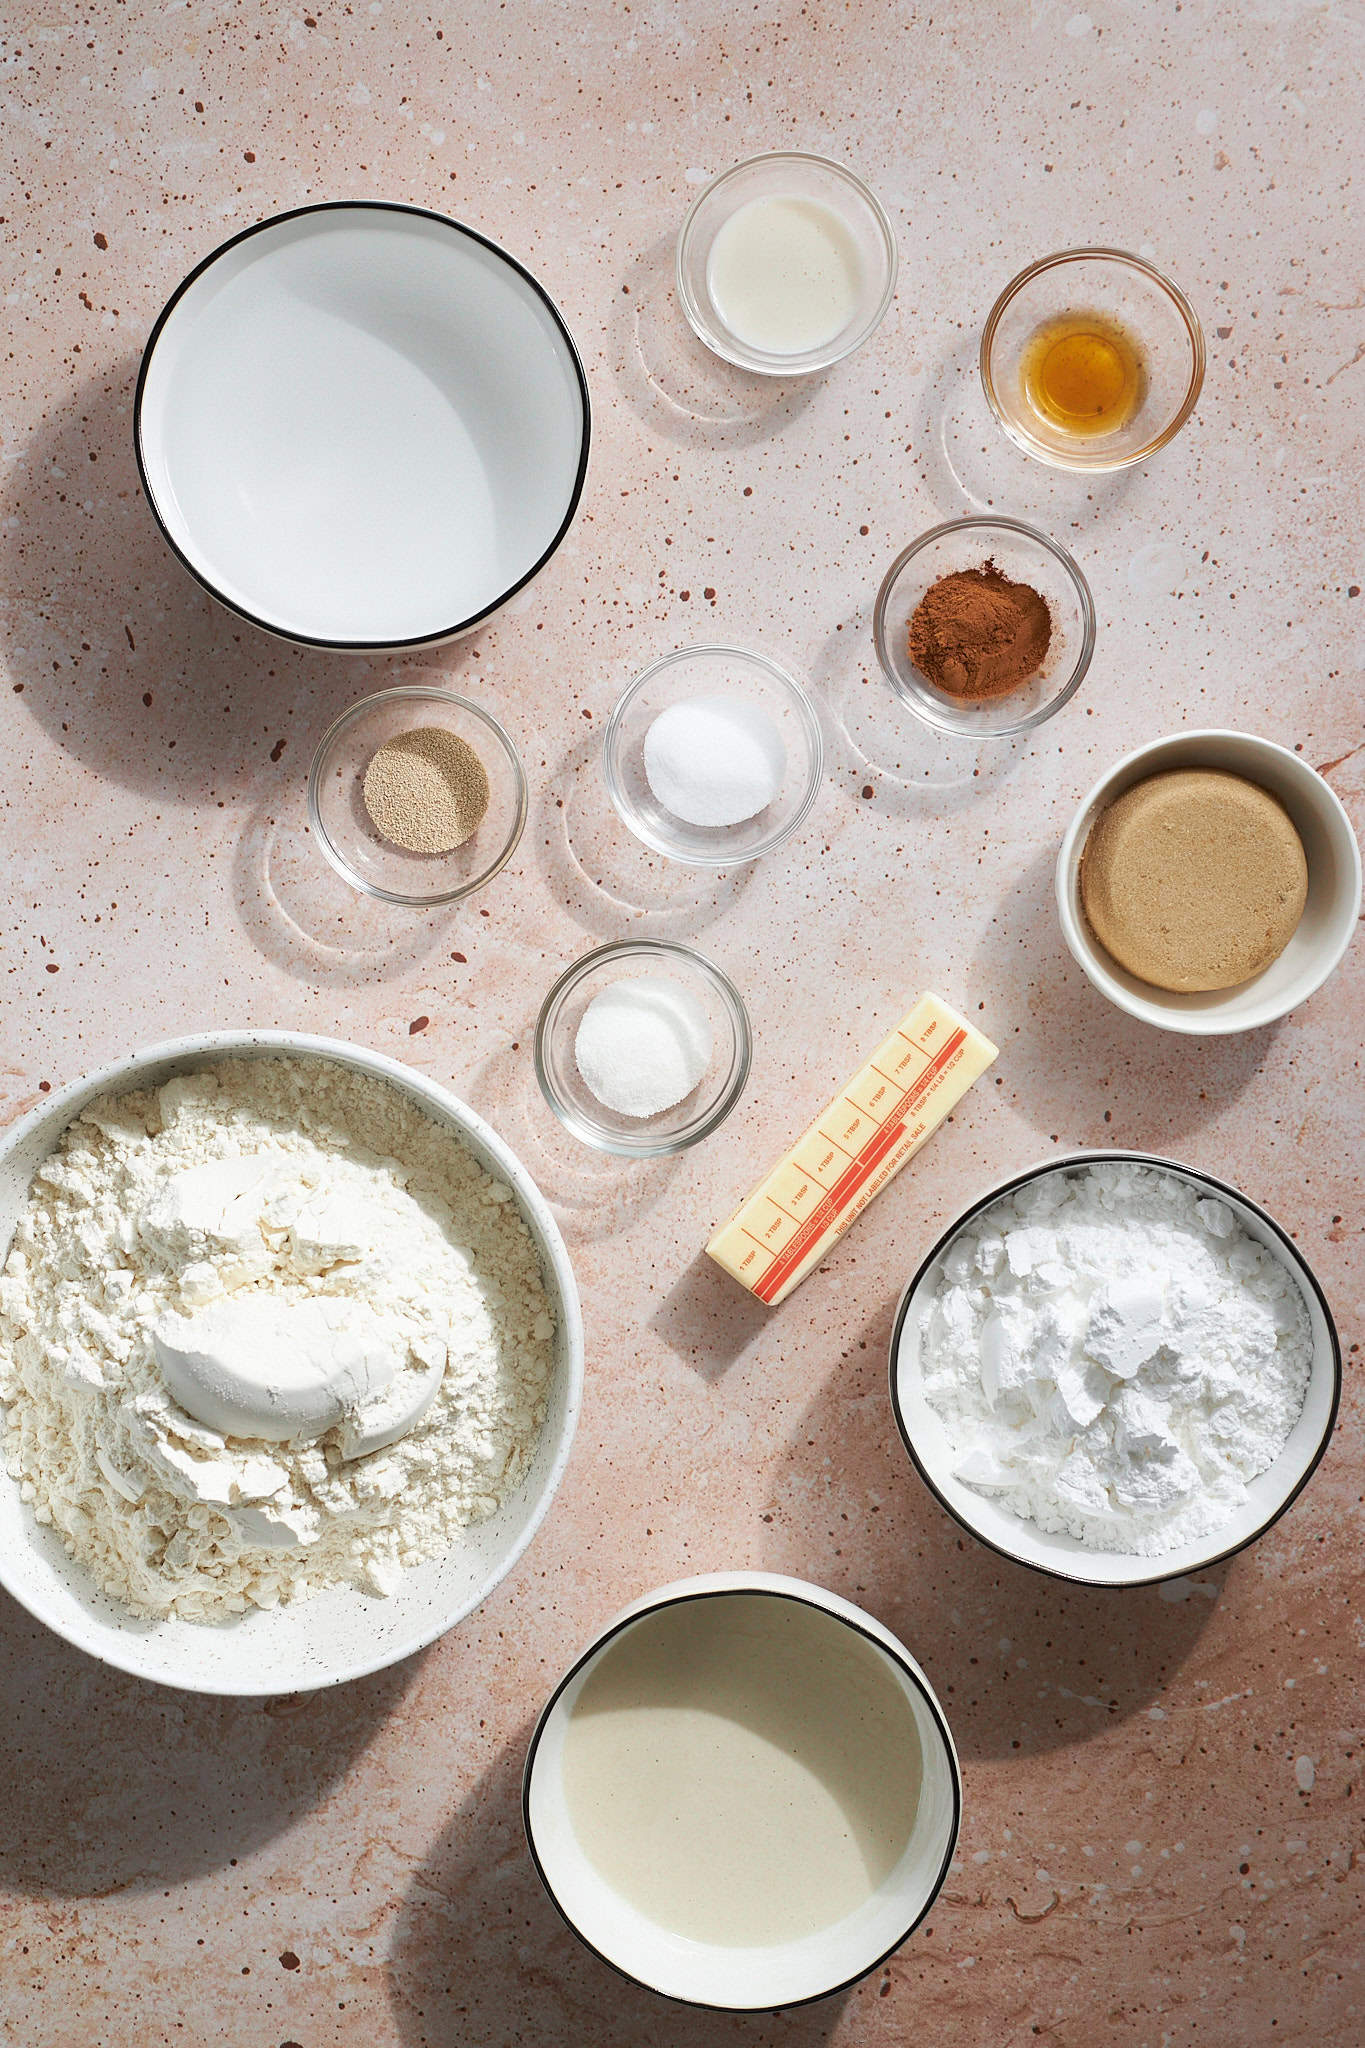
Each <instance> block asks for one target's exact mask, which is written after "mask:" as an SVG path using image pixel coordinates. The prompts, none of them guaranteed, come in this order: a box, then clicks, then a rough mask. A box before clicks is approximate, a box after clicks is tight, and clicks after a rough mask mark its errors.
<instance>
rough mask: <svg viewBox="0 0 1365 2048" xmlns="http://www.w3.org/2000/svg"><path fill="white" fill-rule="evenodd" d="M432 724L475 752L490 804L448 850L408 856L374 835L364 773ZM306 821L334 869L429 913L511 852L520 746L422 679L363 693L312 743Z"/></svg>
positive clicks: (521, 799) (484, 877)
mask: <svg viewBox="0 0 1365 2048" xmlns="http://www.w3.org/2000/svg"><path fill="white" fill-rule="evenodd" d="M433 725H434V726H439V727H440V729H441V730H442V731H443V732H452V733H455V734H456V735H457V736H458V737H459V738H460V739H462V740H465V741H466V742H467V743H468V745H469V746H471V747H472V748H473V749H474V752H475V753H476V754H477V755H478V757H479V759H480V760H481V761H482V763H483V765H484V769H485V771H486V772H487V775H488V809H487V811H486V812H485V814H484V816H483V819H482V821H481V822H480V824H479V826H478V828H477V830H476V831H475V832H473V833H472V834H471V835H470V837H469V838H468V839H466V840H465V842H464V844H463V845H462V846H457V847H455V848H453V849H452V851H451V852H449V853H409V852H408V851H407V849H406V848H405V847H402V846H394V845H392V844H391V843H390V841H389V840H387V839H383V838H381V837H380V835H379V833H378V832H377V831H376V830H375V827H374V825H373V824H372V823H371V821H370V814H369V812H368V811H367V810H366V808H365V799H364V794H363V787H364V781H365V770H366V769H367V768H368V767H369V765H370V762H371V761H372V760H373V758H374V755H375V753H376V751H377V750H378V749H379V748H380V747H382V746H383V745H384V743H385V741H386V740H391V739H396V738H397V737H398V735H399V734H400V733H405V732H412V731H414V730H416V729H417V728H418V727H421V726H433ZM308 822H309V824H310V825H311V826H312V829H313V836H314V838H315V839H316V840H317V843H318V845H319V847H320V848H321V850H322V852H323V853H324V855H325V856H326V858H327V859H328V860H329V861H330V862H331V863H332V866H333V867H334V868H335V869H336V871H337V873H338V874H339V875H342V876H344V877H345V879H346V880H347V881H348V882H349V883H350V884H351V886H352V888H354V889H360V890H362V891H363V892H364V893H365V894H366V895H367V896H377V897H379V899H380V901H381V902H384V903H406V904H411V905H413V906H415V907H417V908H420V909H431V908H432V907H433V906H434V905H437V904H441V903H458V902H459V900H460V898H461V897H462V896H469V895H471V894H472V893H473V891H474V890H475V889H481V888H482V887H483V885H484V883H485V882H487V881H491V879H492V878H493V876H494V875H496V874H497V872H498V870H499V869H500V868H503V867H506V865H507V863H508V861H509V860H510V859H511V858H512V854H513V851H514V850H515V847H516V844H517V841H518V840H519V839H520V837H521V832H522V827H523V825H524V824H525V823H526V776H525V774H524V772H523V770H522V765H521V762H520V760H519V759H518V757H517V750H516V748H515V747H514V746H513V745H512V742H511V740H510V739H509V738H508V737H507V734H506V733H505V732H504V731H503V729H502V727H501V726H500V725H499V724H498V721H497V719H496V718H494V717H493V716H492V715H491V713H489V712H487V711H483V710H481V709H480V708H479V706H478V705H477V704H471V703H470V701H469V699H468V698H467V697H457V696H456V695H455V693H454V692H453V691H451V690H441V689H437V688H435V687H433V686H432V685H429V684H424V683H404V684H401V685H400V686H399V687H398V688H397V689H393V690H380V691H379V692H377V694H376V695H375V696H373V697H362V698H361V700H360V702H359V703H358V704H353V705H352V706H351V708H350V710H349V711H343V713H342V714H341V717H340V718H338V719H337V721H336V723H335V724H334V725H331V726H329V727H328V729H327V731H326V732H325V733H324V734H323V736H322V738H321V739H320V740H319V742H318V747H317V752H316V753H315V754H314V756H313V765H312V767H311V769H310V770H309V773H308Z"/></svg>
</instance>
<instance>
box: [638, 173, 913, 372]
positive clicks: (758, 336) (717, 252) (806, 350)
mask: <svg viewBox="0 0 1365 2048" xmlns="http://www.w3.org/2000/svg"><path fill="white" fill-rule="evenodd" d="M677 280H678V297H679V300H680V301H681V303H682V308H683V311H684V313H685V314H686V315H687V318H688V320H689V321H690V323H691V325H692V326H693V328H694V329H695V330H696V332H697V334H698V335H700V337H701V339H702V340H703V341H704V342H705V343H706V346H707V347H708V348H709V349H711V350H712V351H713V352H714V353H715V354H716V355H718V356H721V357H723V358H724V360H725V361H726V362H728V363H735V364H738V366H739V367H740V368H741V369H744V370H757V371H759V372H761V373H762V374H764V375H766V376H772V377H792V376H802V375H805V374H807V373H808V372H810V371H814V370H825V369H828V368H829V366H830V364H831V363H837V362H840V361H841V360H842V359H843V357H845V356H847V355H852V353H853V351H854V349H856V348H861V346H862V344H863V343H864V342H865V341H866V340H867V338H868V336H869V335H870V334H871V333H872V332H873V331H874V329H876V328H877V327H878V326H879V325H880V324H881V321H882V319H883V318H884V316H885V314H886V310H887V308H888V307H889V306H890V304H891V300H892V296H893V295H894V293H895V289H896V237H895V231H894V230H893V228H892V226H891V222H890V220H889V219H888V217H887V213H886V209H885V208H884V207H883V205H882V204H881V201H880V200H879V199H878V198H877V196H876V194H875V193H874V192H872V191H871V190H869V188H868V187H867V186H866V185H865V184H864V183H863V181H862V179H861V178H859V177H857V176H856V175H855V174H854V173H853V172H852V171H850V170H848V169H847V168H846V167H845V166H844V165H843V164H840V163H835V162H834V161H832V159H831V158H829V157H823V156H811V155H807V154H805V153H804V152H802V151H799V150H774V151H772V152H771V153H769V154H768V155H765V156H754V157H749V158H748V159H747V160H746V161H745V162H744V163H741V164H735V165H734V166H733V167H732V168H731V169H730V170H728V171H722V172H721V173H720V175H719V177H716V178H713V179H712V180H711V182H710V184H709V185H707V186H705V187H704V188H703V190H702V191H701V192H699V193H698V195H697V197H696V199H695V200H694V201H693V203H692V205H691V207H690V208H689V210H688V213H687V217H686V219H685V220H684V221H683V224H682V231H681V233H680V234H679V236H678V253H677Z"/></svg>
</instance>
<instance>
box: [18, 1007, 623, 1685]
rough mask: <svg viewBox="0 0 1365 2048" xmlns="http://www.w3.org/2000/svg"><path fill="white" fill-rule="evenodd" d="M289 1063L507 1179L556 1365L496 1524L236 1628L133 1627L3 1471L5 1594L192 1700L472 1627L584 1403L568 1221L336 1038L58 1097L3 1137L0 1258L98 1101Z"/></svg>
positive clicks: (515, 1552)
mask: <svg viewBox="0 0 1365 2048" xmlns="http://www.w3.org/2000/svg"><path fill="white" fill-rule="evenodd" d="M281 1056H284V1057H288V1058H293V1059H316V1060H325V1061H332V1062H335V1063H336V1064H337V1065H339V1066H343V1067H348V1068H350V1069H352V1070H353V1071H355V1072H357V1073H361V1074H368V1075H372V1076H374V1078H375V1079H377V1080H380V1081H383V1082H386V1083H388V1085H389V1086H390V1087H392V1088H394V1089H396V1090H397V1091H398V1093H399V1094H400V1095H403V1096H406V1097H407V1098H408V1100H409V1101H410V1102H413V1103H415V1104H416V1106H417V1108H418V1109H419V1110H421V1111H422V1113H423V1114H424V1115H425V1116H428V1117H430V1118H431V1119H432V1121H433V1122H434V1123H436V1124H438V1125H443V1126H446V1127H447V1128H448V1129H449V1131H450V1134H451V1140H452V1143H456V1144H462V1145H465V1146H467V1147H468V1148H469V1150H470V1151H471V1152H472V1153H473V1154H474V1157H475V1158H476V1159H477V1160H478V1162H479V1164H480V1165H481V1166H483V1167H484V1168H486V1170H487V1171H488V1172H489V1173H491V1174H493V1175H495V1176H496V1177H497V1179H499V1180H501V1181H505V1182H506V1183H507V1185H508V1186H509V1187H510V1188H511V1190H512V1195H513V1199H514V1200H515V1202H516V1205H517V1209H518V1211H519V1212H520V1214H521V1217H522V1219H523V1221H524V1222H525V1224H526V1227H527V1229H528V1230H529V1231H530V1233H531V1239H532V1242H533V1243H534V1245H535V1247H536V1250H537V1252H538V1253H539V1255H540V1263H541V1268H542V1271H543V1273H544V1276H545V1290H546V1293H547V1295H548V1297H549V1301H550V1305H551V1307H552V1309H553V1311H554V1316H555V1326H556V1327H555V1355H554V1370H553V1375H552V1378H551V1383H550V1389H549V1396H548V1404H547V1412H546V1417H545V1421H544V1423H543V1424H542V1426H541V1431H540V1436H539V1439H538V1441H537V1443H536V1447H535V1450H534V1453H533V1455H532V1459H531V1464H530V1469H529V1470H528V1472H527V1473H526V1476H525V1477H524V1478H523V1480H522V1482H521V1484H520V1486H518V1487H517V1488H516V1490H515V1492H513V1493H511V1494H509V1495H508V1496H507V1497H506V1499H505V1500H504V1501H503V1502H502V1505H501V1506H500V1507H499V1508H498V1510H497V1512H496V1513H495V1514H493V1515H491V1516H490V1517H489V1518H488V1520H487V1521H486V1522H478V1523H475V1524H474V1525H473V1526H472V1527H471V1528H468V1529H466V1530H464V1531H463V1532H462V1534H461V1536H460V1539H459V1541H458V1542H455V1543H453V1544H451V1545H450V1546H449V1547H448V1548H447V1549H446V1550H445V1551H443V1552H442V1553H441V1554H440V1555H439V1556H437V1557H434V1558H431V1559H429V1560H428V1561H427V1562H426V1563H425V1564H420V1565H416V1566H414V1567H412V1568H411V1569H410V1570H407V1571H405V1572H404V1573H403V1576H402V1580H401V1582H400V1584H399V1586H398V1588H397V1590H396V1591H395V1592H393V1593H391V1594H390V1595H388V1597H387V1598H383V1599H381V1598H378V1597H375V1596H373V1595H370V1594H366V1593H361V1592H359V1591H357V1590H356V1589H355V1588H353V1587H350V1586H331V1587H327V1588H324V1589H323V1590H321V1591H319V1592H316V1593H314V1594H312V1595H311V1596H310V1597H309V1598H307V1599H304V1600H299V1601H295V1602H292V1603H290V1604H289V1605H287V1606H282V1607H275V1608H272V1609H269V1610H268V1611H267V1610H263V1609H259V1608H258V1609H255V1610H253V1611H251V1612H249V1613H247V1614H244V1615H241V1616H239V1617H236V1618H234V1619H232V1620H230V1621H226V1622H189V1621H142V1620H139V1619H138V1618H137V1617H136V1616H135V1615H133V1614H131V1613H130V1612H129V1611H128V1609H127V1608H126V1607H124V1606H123V1604H122V1603H121V1602H120V1601H117V1600H114V1599H112V1598H111V1597H110V1596H109V1595H108V1594H107V1593H104V1592H102V1591H101V1589H100V1587H99V1586H98V1585H97V1584H96V1583H95V1581H94V1580H93V1579H92V1578H91V1577H90V1575H89V1573H88V1572H87V1571H86V1569H85V1567H84V1566H83V1565H81V1564H78V1563H76V1562H75V1560H74V1559H72V1558H70V1557H68V1556H67V1553H66V1551H65V1549H64V1548H63V1546H62V1542H61V1539H60V1537H58V1536H57V1535H56V1533H55V1532H54V1531H53V1530H52V1529H50V1528H41V1527H40V1526H39V1525H38V1523H37V1522H36V1521H35V1520H34V1518H33V1511H32V1509H31V1508H29V1507H28V1506H27V1505H26V1504H25V1503H24V1502H23V1501H22V1500H21V1499H20V1497H19V1483H18V1481H17V1480H15V1479H13V1478H11V1477H10V1476H9V1474H8V1473H7V1472H6V1471H5V1470H4V1468H3V1465H0V1584H3V1585H4V1586H5V1588H6V1589H7V1591H9V1592H10V1593H12V1594H13V1595H14V1597H15V1599H16V1600H18V1601H20V1602H22V1604H23V1605H24V1606H25V1607H26V1608H27V1609H28V1610H29V1612H30V1613H31V1614H33V1615H35V1616H36V1617H37V1619H38V1620H39V1621H42V1622H45V1623H46V1624H47V1626H48V1627H49V1628H51V1629H55V1630H56V1632H57V1634H58V1635H60V1636H65V1638H66V1639H67V1641H68V1642H71V1643H74V1644H75V1645H76V1646H77V1648H78V1649H81V1650H86V1651H88V1652H89V1653H90V1655H91V1656H92V1657H98V1658H100V1659H101V1661H102V1662H103V1663H105V1664H112V1665H114V1666H115V1667H116V1668H117V1669H118V1670H120V1671H130V1672H132V1673H133V1674H134V1676H136V1677H138V1678H150V1679H156V1680H158V1681H159V1682H160V1683H161V1684H162V1685H175V1686H180V1687H183V1688H184V1689H185V1690H186V1691H189V1692H207V1693H236V1694H245V1695H248V1696H253V1695H254V1696H259V1695H265V1694H274V1693H289V1692H306V1691H309V1690H311V1689H313V1688H315V1687H318V1686H324V1685H339V1684H341V1683H342V1681H343V1680H345V1679H350V1678H360V1677H363V1676H364V1674H365V1673H366V1672H370V1671H379V1670H382V1669H383V1668H384V1667H385V1666H386V1665H389V1664H396V1663H398V1661H399V1660H400V1659H401V1658H403V1657H407V1656H410V1655H411V1654H412V1653H413V1651H415V1650H421V1649H425V1647H426V1646H427V1644H428V1643H431V1642H434V1641H435V1639H436V1637H437V1636H440V1635H444V1634H445V1632H446V1630H447V1629H449V1628H453V1627H454V1625H455V1624H456V1622H459V1621H463V1620H464V1618H465V1616H466V1615H468V1614H470V1613H472V1612H473V1610H474V1609H475V1608H476V1607H477V1606H478V1605H479V1603H480V1602H481V1601H482V1600H485V1599H486V1598H487V1597H488V1595H489V1594H490V1593H491V1592H492V1591H493V1588H494V1587H495V1586H496V1585H498V1583H499V1582H500V1581H501V1580H502V1579H504V1578H505V1577H506V1576H507V1574H508V1572H510V1571H511V1569H512V1567H513V1566H514V1565H515V1564H516V1562H517V1560H518V1558H519V1557H520V1556H521V1554H522V1552H523V1551H524V1550H525V1549H526V1546H527V1544H528V1543H529V1542H530V1541H531V1538H532V1537H533V1536H534V1535H535V1533H536V1530H537V1529H538V1528H539V1527H540V1524H541V1522H542V1521H543V1520H544V1519H545V1516H546V1514H547V1512H548V1510H549V1506H550V1503H551V1501H552V1500H553V1498H554V1495H555V1491H556V1489H557V1488H558V1486H559V1482H560V1480H561V1478H562V1477H563V1474H564V1468H565V1465H566V1464H567V1462H568V1457H569V1448H570V1445H571V1444H572V1441H573V1433H574V1425H575V1423H576V1422H577V1420H578V1409H579V1403H580V1401H581V1399H582V1392H583V1323H582V1317H581V1315H580V1312H579V1303H578V1288H577V1286H576V1284H575V1281H574V1276H573V1268H572V1266H571V1265H570V1263H569V1254H568V1252H567V1251H566V1250H565V1247H564V1240H563V1238H562V1237H561V1236H560V1234H559V1229H558V1226H557V1225H556V1223H555V1220H554V1217H553V1216H552V1215H551V1213H550V1210H549V1207H548V1205H547V1203H546V1201H545V1199H544V1197H543V1196H542V1195H541V1193H540V1191H539V1190H538V1188H537V1187H536V1185H535V1183H534V1181H533V1180H532V1179H531V1176H530V1175H529V1174H528V1173H527V1171H526V1169H525V1167H524V1166H522V1165H521V1163H520V1161H519V1160H518V1159H517V1158H516V1156H515V1155H514V1154H513V1153H512V1151H511V1150H510V1149H509V1148H508V1146H507V1145H506V1144H504V1142H503V1140H502V1139H501V1138H500V1137H499V1136H498V1135H497V1133H496V1132H495V1131H493V1130H491V1129H490V1128H489V1126H488V1125H487V1124H486V1123H484V1121H483V1119H482V1118H481V1117H478V1116H476V1115H475V1114H474V1111H473V1110H472V1109H469V1108H467V1107H466V1105H465V1104H464V1103H462V1102H460V1101H459V1100H458V1099H457V1098H456V1097H455V1096H454V1095H452V1094H450V1093H449V1091H448V1090H447V1089H445V1088H442V1087H441V1086H440V1085H439V1084H438V1083H437V1082H435V1081H430V1080H428V1079H427V1077H426V1076H425V1075H424V1074H418V1073H414V1072H413V1070H412V1069H411V1068H410V1067H404V1066H402V1065H400V1064H399V1062H398V1061H397V1060H391V1059H387V1058H385V1056H384V1055H383V1054H382V1053H377V1052H369V1051H367V1050H366V1049H365V1048H364V1047H362V1046H357V1045H346V1044H343V1043H342V1042H340V1041H339V1040H336V1039H330V1038H313V1037H308V1036H305V1035H303V1034H301V1033H298V1032H292V1031H214V1032H206V1033H204V1034H202V1035H200V1036H198V1037H194V1038H177V1039H172V1040H169V1041H168V1042H167V1043H165V1044H164V1045H154V1046H150V1047H148V1048H147V1049H146V1050H145V1051H143V1052H138V1053H134V1054H133V1055H132V1056H131V1057H130V1058H127V1059H123V1060H115V1061H114V1062H112V1063H111V1064H110V1065H109V1066H106V1067H101V1068H100V1069H99V1070H98V1071H97V1072H95V1073H92V1074H87V1075H86V1076H85V1077H84V1079H82V1080H79V1081H73V1082H71V1083H70V1085H69V1086H68V1087H65V1088H62V1089H59V1090H57V1091H56V1092H55V1093H54V1094H53V1095H51V1096H49V1097H48V1098H47V1099H46V1100H45V1101H44V1102H42V1103H41V1104H40V1106H39V1107H38V1108H37V1109H34V1110H32V1111H30V1112H29V1114H28V1115H27V1116H25V1117H22V1118H20V1120H19V1122H18V1123H16V1124H14V1125H13V1126H12V1127H11V1128H10V1129H9V1130H7V1131H5V1132H4V1133H3V1135H0V1263H3V1260H4V1259H5V1258H6V1257H7V1256H8V1253H9V1246H10V1243H11V1240H12V1238H13V1235H14V1227H15V1224H16V1222H17V1220H18V1217H19V1214H20V1212H21V1210H22V1209H23V1206H24V1203H25V1201H26V1199H27V1196H28V1189H29V1184H30V1182H31V1181H32V1179H33V1175H34V1172H35V1171H36V1169H37V1168H38V1167H39V1166H40V1165H41V1164H42V1162H43V1160H44V1159H46V1158H47V1157H48V1156H49V1154H50V1153H51V1152H52V1151H53V1150H54V1149H55V1148H56V1146H57V1144H58V1142H59V1140H60V1138H61V1135H62V1133H63V1131H65V1130H66V1128H67V1126H68V1124H70V1123H71V1122H72V1121H73V1120H74V1118H76V1117H77V1116H79V1115H80V1113H81V1111H82V1110H83V1109H85V1108H86V1107H87V1106H88V1105H89V1104H90V1103H92V1102H93V1101H95V1100H96V1098H97V1097H98V1096H101V1095H110V1094H115V1095H118V1094H124V1093H126V1092H128V1091H129V1090H130V1089H134V1088H159V1087H160V1086H161V1085H162V1083H163V1082H165V1081H168V1080H169V1079H170V1078H171V1076H172V1075H173V1074H183V1073H187V1072H192V1071H193V1070H194V1069H196V1068H199V1067H205V1066H211V1065H213V1064H214V1063H215V1062H216V1061H219V1060H225V1059H266V1058H271V1057H281Z"/></svg>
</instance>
